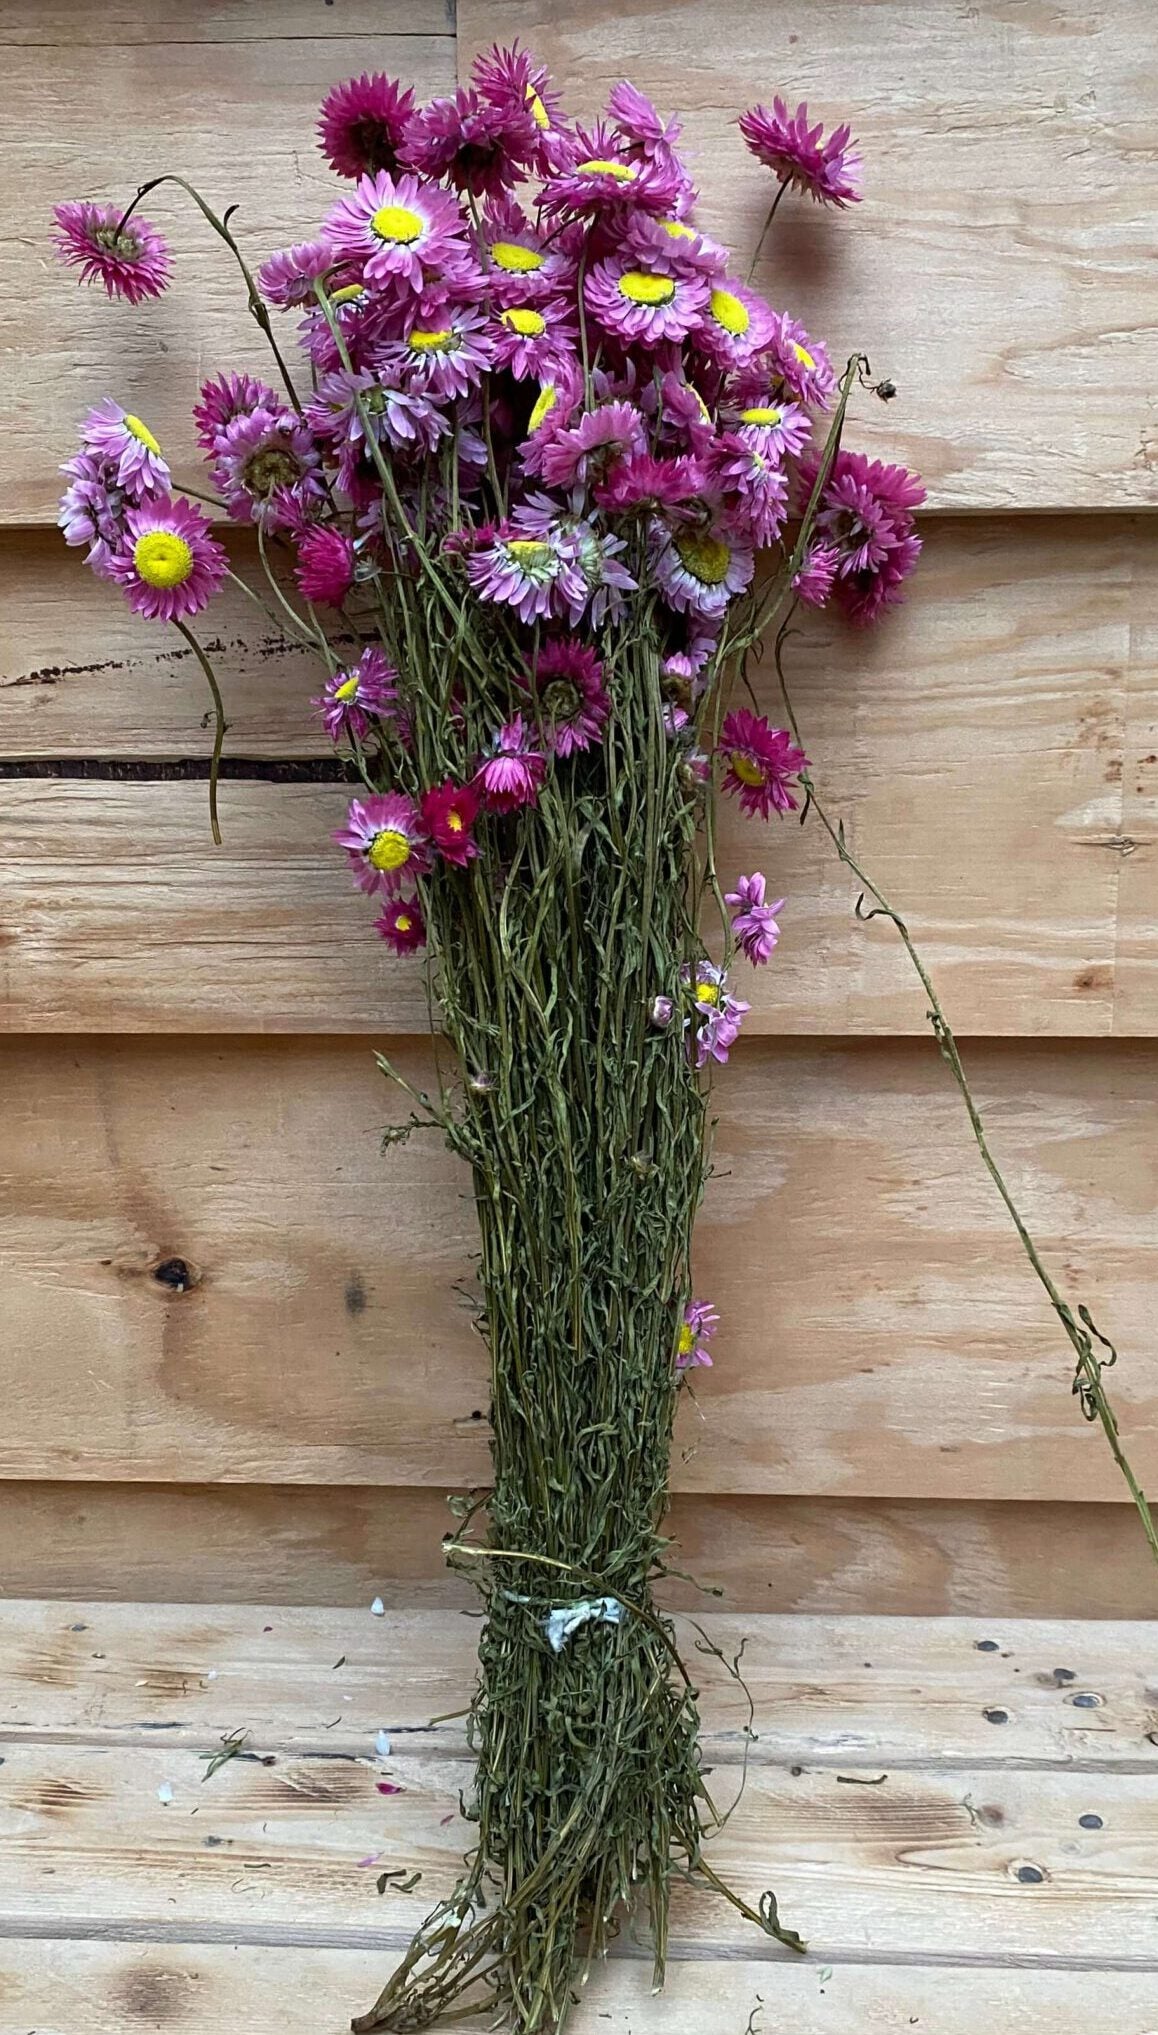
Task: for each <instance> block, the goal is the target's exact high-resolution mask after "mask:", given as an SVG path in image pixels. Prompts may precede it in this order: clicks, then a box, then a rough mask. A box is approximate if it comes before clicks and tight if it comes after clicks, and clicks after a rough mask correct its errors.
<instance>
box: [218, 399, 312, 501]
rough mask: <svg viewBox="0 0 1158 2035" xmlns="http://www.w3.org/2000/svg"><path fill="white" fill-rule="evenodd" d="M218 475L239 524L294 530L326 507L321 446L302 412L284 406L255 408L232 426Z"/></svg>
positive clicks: (221, 445) (222, 441) (224, 436)
mask: <svg viewBox="0 0 1158 2035" xmlns="http://www.w3.org/2000/svg"><path fill="white" fill-rule="evenodd" d="M213 473H214V478H215V479H216V481H217V484H218V486H219V487H220V488H221V490H222V492H223V494H224V495H225V497H226V500H227V503H228V506H229V513H230V515H231V516H232V517H233V518H234V520H235V522H239V523H260V524H262V526H263V527H264V528H265V529H277V528H278V527H279V526H289V527H292V526H293V524H294V522H295V519H296V517H297V516H298V515H300V513H301V512H302V511H308V509H309V507H310V505H311V503H312V504H314V505H315V511H316V508H317V507H320V505H321V501H322V495H323V482H322V463H321V460H320V458H319V456H318V451H317V448H316V446H315V444H314V441H313V438H312V436H311V435H310V432H309V431H308V430H307V429H306V426H305V425H304V424H303V423H302V421H301V419H300V418H299V417H298V416H297V414H296V413H295V412H294V411H291V410H287V409H284V408H282V407H281V405H278V406H277V407H276V408H274V409H272V410H266V409H261V410H251V411H250V412H249V414H248V415H247V416H245V417H235V418H234V420H233V423H232V424H228V425H226V427H225V429H224V431H223V432H222V433H221V436H220V438H219V440H218V444H217V450H216V457H215V460H214V465H213Z"/></svg>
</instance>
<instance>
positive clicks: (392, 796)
mask: <svg viewBox="0 0 1158 2035" xmlns="http://www.w3.org/2000/svg"><path fill="white" fill-rule="evenodd" d="M334 840H335V841H336V842H337V844H338V846H339V848H344V849H345V850H346V855H347V858H348V860H349V864H350V868H351V870H352V872H353V876H354V881H355V882H356V884H357V885H358V888H359V890H365V891H369V892H370V893H371V894H373V892H374V891H376V890H380V891H383V892H384V893H385V895H386V896H387V897H396V896H397V895H398V893H399V891H400V890H401V889H402V887H403V884H404V883H405V882H406V881H407V879H408V878H411V877H414V876H425V875H426V873H427V871H428V870H429V868H430V848H429V845H428V837H427V829H426V825H425V822H424V821H423V818H422V814H421V813H420V811H419V809H418V807H417V806H416V805H415V803H414V800H413V799H412V798H407V797H405V795H404V794H403V793H402V792H397V791H388V792H382V793H376V794H374V795H373V796H372V797H370V798H355V799H351V801H350V810H349V813H348V815H347V818H346V824H345V826H344V827H339V828H338V829H337V831H336V833H335V834H334Z"/></svg>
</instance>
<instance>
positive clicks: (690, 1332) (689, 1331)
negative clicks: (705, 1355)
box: [679, 1321, 696, 1357]
mask: <svg viewBox="0 0 1158 2035" xmlns="http://www.w3.org/2000/svg"><path fill="white" fill-rule="evenodd" d="M695 1346H696V1332H695V1330H694V1328H691V1327H689V1325H688V1323H687V1322H686V1321H685V1322H684V1325H683V1327H682V1328H681V1329H680V1340H679V1353H680V1355H681V1357H690V1356H691V1353H692V1351H693V1350H694V1349H695Z"/></svg>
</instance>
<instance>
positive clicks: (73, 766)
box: [0, 756, 358, 784]
mask: <svg viewBox="0 0 1158 2035" xmlns="http://www.w3.org/2000/svg"><path fill="white" fill-rule="evenodd" d="M219 774H220V776H221V777H222V778H223V779H225V778H251V779H257V780H259V781H260V782H262V783H264V784H356V783H357V782H358V772H357V769H356V767H355V765H354V764H353V763H350V762H347V761H346V760H345V759H344V758H343V757H340V756H311V757H303V758H301V759H300V760H299V761H296V762H293V761H290V760H289V759H288V758H286V759H282V758H277V757H274V758H270V757H262V756H224V757H222V759H221V769H220V773H219ZM208 776H209V758H208V757H207V756H15V757H13V756H0V778H20V777H85V778H97V779H104V780H106V781H108V780H112V781H115V782H120V783H126V784H171V783H175V782H179V781H183V780H185V779H194V780H196V779H205V778H207V777H208Z"/></svg>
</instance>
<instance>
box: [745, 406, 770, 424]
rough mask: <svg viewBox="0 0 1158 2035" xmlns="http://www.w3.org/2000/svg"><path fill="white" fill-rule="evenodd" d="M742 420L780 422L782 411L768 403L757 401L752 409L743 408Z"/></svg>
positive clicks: (754, 422)
mask: <svg viewBox="0 0 1158 2035" xmlns="http://www.w3.org/2000/svg"><path fill="white" fill-rule="evenodd" d="M740 422H741V424H778V423H779V422H780V412H779V410H774V409H772V407H771V405H770V404H768V403H755V404H753V406H752V408H751V409H750V410H741V412H740Z"/></svg>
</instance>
